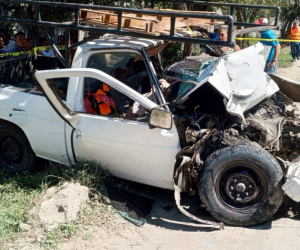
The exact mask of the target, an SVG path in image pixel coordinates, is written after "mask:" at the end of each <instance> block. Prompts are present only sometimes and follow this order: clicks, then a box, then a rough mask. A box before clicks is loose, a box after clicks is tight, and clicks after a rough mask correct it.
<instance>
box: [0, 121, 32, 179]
mask: <svg viewBox="0 0 300 250" xmlns="http://www.w3.org/2000/svg"><path fill="white" fill-rule="evenodd" d="M35 162H36V155H35V153H34V152H33V150H32V147H31V145H30V142H29V140H28V138H27V136H26V134H25V132H24V131H23V130H22V129H21V128H20V127H19V126H18V125H16V124H14V123H12V122H10V121H7V120H4V119H0V167H2V168H3V169H5V170H7V171H8V172H9V173H20V172H24V171H29V170H30V169H31V168H32V167H33V166H34V165H35Z"/></svg>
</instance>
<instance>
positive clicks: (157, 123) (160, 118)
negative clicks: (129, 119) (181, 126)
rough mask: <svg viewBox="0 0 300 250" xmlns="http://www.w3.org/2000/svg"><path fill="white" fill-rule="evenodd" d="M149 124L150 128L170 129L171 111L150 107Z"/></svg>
mask: <svg viewBox="0 0 300 250" xmlns="http://www.w3.org/2000/svg"><path fill="white" fill-rule="evenodd" d="M149 126H150V128H154V127H155V128H162V129H168V130H170V129H171V128H172V113H171V112H169V111H167V110H164V109H160V108H153V109H151V113H150V118H149Z"/></svg>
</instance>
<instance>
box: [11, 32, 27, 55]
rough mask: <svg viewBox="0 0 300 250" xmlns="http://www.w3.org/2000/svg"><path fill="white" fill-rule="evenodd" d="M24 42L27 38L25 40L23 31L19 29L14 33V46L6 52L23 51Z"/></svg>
mask: <svg viewBox="0 0 300 250" xmlns="http://www.w3.org/2000/svg"><path fill="white" fill-rule="evenodd" d="M26 43H27V40H26V36H25V33H24V32H22V31H19V32H17V33H16V34H15V46H14V47H13V48H12V49H11V50H9V51H8V52H9V53H13V52H21V51H25V48H26Z"/></svg>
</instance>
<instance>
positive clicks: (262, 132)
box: [0, 0, 300, 226]
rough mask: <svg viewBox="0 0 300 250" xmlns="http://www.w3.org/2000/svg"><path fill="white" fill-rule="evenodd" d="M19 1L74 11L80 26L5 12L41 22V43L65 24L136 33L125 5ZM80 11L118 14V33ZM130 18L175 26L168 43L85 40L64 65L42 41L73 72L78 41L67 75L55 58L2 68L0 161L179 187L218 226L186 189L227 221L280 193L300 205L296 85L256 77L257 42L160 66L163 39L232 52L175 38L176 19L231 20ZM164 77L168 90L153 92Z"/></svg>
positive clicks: (264, 215)
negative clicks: (81, 165)
mask: <svg viewBox="0 0 300 250" xmlns="http://www.w3.org/2000/svg"><path fill="white" fill-rule="evenodd" d="M6 2H8V1H6ZM12 2H18V3H19V1H16V0H10V1H9V3H12ZM23 2H24V1H23ZM25 2H26V3H27V4H34V5H42V4H44V5H47V6H49V5H55V7H61V8H71V9H73V10H75V14H74V16H75V19H76V20H75V21H74V24H69V25H68V24H61V23H57V24H55V25H54V24H53V23H50V22H47V21H41V20H38V21H36V20H24V19H12V18H4V17H0V21H2V22H3V21H5V22H11V23H14V22H18V23H20V24H29V25H31V24H33V25H38V26H42V27H41V29H42V31H43V32H44V34H45V36H47V32H46V30H45V29H44V28H43V26H50V27H52V26H55V27H59V28H65V29H66V30H67V31H68V32H66V36H67V38H68V37H69V36H70V29H71V28H76V29H83V30H87V31H96V32H102V33H103V32H104V33H107V32H110V33H113V34H121V35H130V34H132V33H133V32H132V29H131V30H129V31H128V30H127V31H123V30H122V24H124V23H125V22H122V20H121V18H122V17H123V14H124V13H128V12H129V10H128V9H126V8H113V7H103V6H94V5H93V6H92V5H80V4H68V3H50V2H44V1H30V2H28V1H25ZM82 6H83V7H85V8H94V9H97V10H98V9H100V10H101V8H104V9H109V10H111V11H115V12H114V13H118V14H114V15H115V16H118V18H120V19H119V21H118V22H117V29H115V30H113V29H112V28H107V29H106V30H105V29H103V28H97V27H88V26H86V24H84V25H81V26H80V20H79V17H78V10H79V7H82ZM37 11H39V8H37ZM76 11H77V12H76ZM123 12H124V13H123ZM133 12H134V13H137V14H139V15H149V14H155V15H160V16H166V15H167V14H168V15H169V19H170V20H171V22H169V21H163V22H161V23H163V24H164V25H165V24H166V23H169V24H170V27H171V28H170V36H166V35H165V34H163V35H161V36H159V38H160V39H158V40H155V39H154V37H153V36H152V37H151V36H150V35H148V34H142V35H141V34H138V33H134V34H135V35H137V37H143V38H133V37H118V38H106V39H105V38H103V39H99V40H94V41H90V42H87V43H85V42H86V41H87V40H82V41H81V42H78V43H77V44H73V45H71V46H69V44H67V46H66V58H67V59H66V60H64V58H63V57H62V55H60V53H59V51H58V50H57V48H56V47H55V45H54V43H53V41H52V40H51V38H50V37H49V36H48V37H47V39H48V41H49V42H50V44H51V45H53V48H54V50H55V51H56V53H57V54H58V55H60V59H61V61H62V62H63V64H64V66H65V67H69V66H70V62H71V60H69V59H70V50H71V49H72V48H75V46H78V48H77V51H76V54H75V56H74V58H73V62H72V66H71V68H70V69H56V68H57V65H54V64H55V63H54V61H51V60H52V59H49V58H48V59H47V58H42V59H43V60H42V61H40V60H39V59H40V57H37V58H35V59H34V60H33V59H32V58H23V59H19V58H17V59H12V60H10V59H8V60H4V61H1V62H0V68H1V74H0V84H1V85H0V165H1V166H2V167H3V168H4V169H6V170H8V171H13V172H20V171H24V170H29V169H31V168H32V167H33V166H34V165H35V160H36V157H41V158H44V159H49V160H51V161H55V162H60V163H63V164H67V165H70V166H71V165H72V164H75V163H76V159H79V158H86V159H93V160H96V161H98V162H100V163H101V165H102V166H103V167H104V168H107V169H108V170H109V171H110V172H111V173H112V174H113V175H115V176H117V177H121V178H124V179H127V180H131V181H135V182H139V183H143V184H147V185H151V186H156V187H160V188H165V189H175V198H176V203H177V205H178V208H179V209H180V210H181V211H182V212H183V213H185V214H186V215H188V216H189V217H190V218H191V219H193V220H196V221H200V222H203V223H210V224H212V225H216V223H214V222H208V221H204V220H201V219H199V218H196V217H195V216H193V215H191V214H189V212H188V211H187V210H185V209H184V208H183V207H181V206H180V192H181V191H183V192H188V193H190V194H194V193H198V194H199V198H200V200H201V202H202V203H203V204H204V206H205V207H206V209H207V210H208V211H209V212H210V213H211V214H212V215H213V216H214V217H215V218H216V219H217V220H219V221H221V222H222V223H227V224H232V225H254V224H258V223H262V222H264V221H266V220H268V219H270V218H271V217H272V216H273V214H274V213H275V212H276V211H277V210H278V208H279V206H280V205H281V203H282V200H283V197H284V191H285V192H286V193H287V194H288V195H289V196H290V197H291V198H293V199H294V200H296V201H299V200H300V195H299V194H300V182H299V175H300V174H299V171H300V170H299V169H300V168H299V166H298V165H297V163H298V162H299V151H300V147H299V142H300V139H299V138H300V137H299V135H300V128H299V125H298V123H299V121H298V118H297V117H298V114H299V112H298V109H297V103H295V102H294V101H296V102H297V101H300V95H299V94H297V92H296V91H294V90H296V89H298V88H299V87H298V86H299V85H298V83H292V82H290V81H285V82H284V81H282V79H275V77H274V79H275V80H276V82H277V83H278V84H279V87H278V85H277V84H276V83H275V82H274V81H273V80H272V79H271V78H270V76H268V75H267V74H265V73H264V72H263V68H264V64H265V62H264V56H263V55H264V46H263V45H262V44H260V43H258V44H256V45H253V46H251V47H248V48H246V49H244V50H241V51H238V52H235V53H233V54H231V55H223V56H220V57H219V58H211V59H207V60H206V61H205V60H202V61H183V62H178V63H176V64H174V65H172V66H171V67H170V68H169V69H168V70H166V71H163V69H162V67H161V64H160V60H159V57H158V56H157V55H158V53H159V52H160V51H161V50H162V49H164V47H165V46H166V44H165V42H164V41H163V40H168V39H169V41H178V42H182V41H184V42H187V43H197V42H198V43H200V44H201V43H202V44H205V43H204V42H206V43H207V44H209V45H216V46H233V43H232V40H230V38H231V36H229V38H228V39H229V40H230V41H227V42H221V41H211V40H206V41H203V40H199V41H198V40H197V39H196V38H188V39H183V38H181V37H178V36H177V35H176V34H175V31H174V30H175V21H176V18H181V19H180V20H181V21H180V22H183V21H186V20H187V19H189V18H191V17H192V18H206V19H211V18H214V19H217V20H226V22H227V25H228V32H229V33H231V31H232V24H233V19H232V16H229V15H225V16H218V15H216V14H213V15H207V14H201V13H200V14H199V13H198V14H195V13H190V12H188V13H186V14H182V13H178V12H170V13H168V12H163V13H162V12H159V11H150V10H133ZM101 13H102V14H103V12H101ZM278 13H279V12H278ZM102 14H101V15H102ZM39 18H40V17H39ZM124 18H128V15H127V14H126V15H124ZM136 18H137V19H138V20H140V19H141V17H140V16H139V17H136ZM147 20H148V21H149V18H148V19H147ZM151 20H153V19H151ZM276 20H278V15H277V18H276ZM196 21H197V22H199V19H197V20H196ZM159 22H160V21H158V20H155V23H159ZM150 26H151V25H150ZM150 26H149V25H148V26H147V27H148V28H149V27H150ZM152 26H153V27H154V24H153V25H152ZM96 36H98V37H99V33H97V34H96ZM91 38H93V36H90V37H89V40H91ZM165 38H166V39H165ZM68 40H69V39H67V43H68ZM211 49H213V47H211ZM219 50H220V49H219ZM215 52H217V51H215ZM217 54H218V53H217ZM47 60H48V62H47ZM53 60H54V59H53ZM45 61H46V62H47V63H46V66H45V64H44V63H43V62H45ZM50 64H51V65H52V64H53V65H52V66H51V67H49V68H47V67H48V66H49V65H50ZM44 66H45V67H44ZM33 69H49V70H38V71H36V72H35V73H34V77H32V75H31V74H30V72H31V71H32V70H33ZM50 69H51V70H50ZM162 77H163V78H165V79H167V80H168V81H169V84H170V86H169V87H166V85H163V84H162V86H160V82H159V79H160V78H162ZM35 80H36V81H37V84H36V82H35ZM99 89H100V90H101V91H102V92H106V93H105V95H103V93H102V92H101V91H100V92H99ZM280 90H281V91H282V92H280ZM285 94H286V95H285ZM290 97H292V98H293V100H292V99H290ZM95 98H96V102H95ZM97 98H98V99H97ZM103 104H105V105H103ZM107 110H108V111H109V112H107ZM219 226H222V224H220V225H219Z"/></svg>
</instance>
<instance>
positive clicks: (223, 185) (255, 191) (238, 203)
mask: <svg viewBox="0 0 300 250" xmlns="http://www.w3.org/2000/svg"><path fill="white" fill-rule="evenodd" d="M215 189H216V194H217V196H218V197H219V200H220V202H221V203H222V204H223V205H225V206H226V207H230V208H231V209H238V210H241V209H242V210H247V209H250V208H252V207H255V206H258V205H259V203H260V201H261V200H262V198H263V197H264V196H265V195H266V189H267V180H266V177H265V176H264V175H263V173H262V171H261V170H260V169H259V168H258V167H257V166H253V165H244V164H243V165H231V166H228V167H226V168H224V170H223V171H222V172H221V173H220V174H219V176H218V178H217V179H216V183H215Z"/></svg>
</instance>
